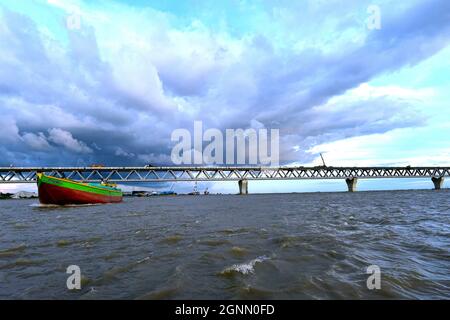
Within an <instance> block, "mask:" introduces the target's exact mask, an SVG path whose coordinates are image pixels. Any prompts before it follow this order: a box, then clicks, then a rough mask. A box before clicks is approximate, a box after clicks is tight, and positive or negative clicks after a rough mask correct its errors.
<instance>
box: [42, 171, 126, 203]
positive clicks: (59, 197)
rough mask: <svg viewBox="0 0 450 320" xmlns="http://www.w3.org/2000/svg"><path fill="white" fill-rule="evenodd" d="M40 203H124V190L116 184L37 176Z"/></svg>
mask: <svg viewBox="0 0 450 320" xmlns="http://www.w3.org/2000/svg"><path fill="white" fill-rule="evenodd" d="M37 185H38V195H39V201H40V202H41V203H42V204H56V205H67V204H94V203H111V202H121V201H122V190H120V189H119V188H117V187H116V185H114V184H108V183H103V182H102V183H84V182H78V181H74V180H70V179H62V178H57V177H52V176H47V175H44V174H43V173H38V174H37Z"/></svg>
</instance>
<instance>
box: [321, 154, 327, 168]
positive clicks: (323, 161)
mask: <svg viewBox="0 0 450 320" xmlns="http://www.w3.org/2000/svg"><path fill="white" fill-rule="evenodd" d="M320 158H322V163H323V166H324V167H326V166H327V165H326V164H325V160H324V159H323V156H322V153H321V154H320Z"/></svg>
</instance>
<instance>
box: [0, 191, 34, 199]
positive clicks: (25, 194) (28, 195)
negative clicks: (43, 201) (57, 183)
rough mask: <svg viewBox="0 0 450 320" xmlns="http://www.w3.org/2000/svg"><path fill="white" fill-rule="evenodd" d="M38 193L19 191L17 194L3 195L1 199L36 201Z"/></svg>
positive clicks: (0, 196) (0, 194)
mask: <svg viewBox="0 0 450 320" xmlns="http://www.w3.org/2000/svg"><path fill="white" fill-rule="evenodd" d="M37 197H38V194H37V193H36V192H27V191H19V192H16V193H1V192H0V199H34V198H37Z"/></svg>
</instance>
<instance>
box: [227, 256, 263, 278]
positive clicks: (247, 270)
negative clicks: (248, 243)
mask: <svg viewBox="0 0 450 320" xmlns="http://www.w3.org/2000/svg"><path fill="white" fill-rule="evenodd" d="M269 259H270V258H269V257H267V256H260V257H257V258H255V259H253V260H250V261H249V262H246V263H240V264H234V265H232V266H231V267H228V268H226V269H225V270H223V271H222V274H228V273H232V272H238V273H242V274H251V273H253V272H254V271H255V265H256V264H257V263H261V262H263V261H265V260H269Z"/></svg>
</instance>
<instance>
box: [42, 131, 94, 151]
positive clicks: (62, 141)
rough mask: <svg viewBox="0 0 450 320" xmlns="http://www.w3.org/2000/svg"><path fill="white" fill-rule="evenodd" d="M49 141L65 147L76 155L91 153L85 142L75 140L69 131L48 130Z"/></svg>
mask: <svg viewBox="0 0 450 320" xmlns="http://www.w3.org/2000/svg"><path fill="white" fill-rule="evenodd" d="M48 133H49V137H48V140H49V141H51V142H53V143H55V144H57V145H60V146H63V147H65V148H66V149H68V150H70V151H73V152H76V153H91V152H92V149H91V148H89V147H88V146H87V145H86V144H85V143H84V142H83V141H79V140H77V139H75V138H74V137H73V136H72V134H71V133H70V132H69V131H66V130H62V129H58V128H53V129H49V130H48Z"/></svg>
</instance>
